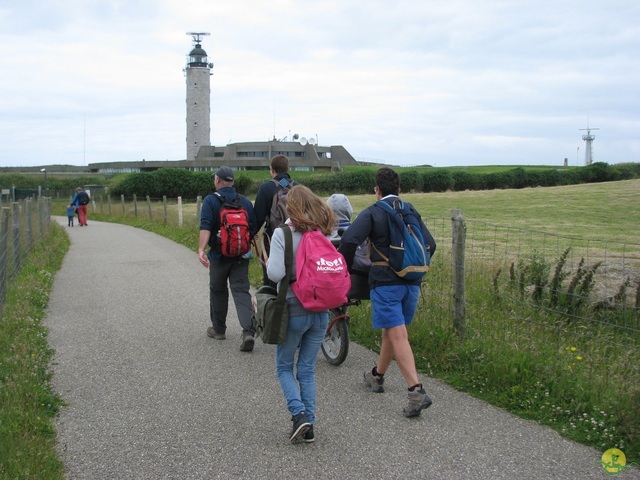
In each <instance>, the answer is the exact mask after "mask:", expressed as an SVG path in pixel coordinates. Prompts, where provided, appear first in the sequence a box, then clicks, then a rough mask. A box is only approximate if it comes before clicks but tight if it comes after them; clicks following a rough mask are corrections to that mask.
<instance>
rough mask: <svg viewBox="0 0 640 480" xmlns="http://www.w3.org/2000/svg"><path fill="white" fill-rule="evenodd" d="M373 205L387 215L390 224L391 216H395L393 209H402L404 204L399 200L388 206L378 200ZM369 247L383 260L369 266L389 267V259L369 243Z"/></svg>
mask: <svg viewBox="0 0 640 480" xmlns="http://www.w3.org/2000/svg"><path fill="white" fill-rule="evenodd" d="M398 202H399V203H398ZM374 205H375V206H376V207H379V208H381V209H382V210H384V211H385V212H386V213H387V218H388V220H389V223H391V216H392V215H396V209H395V207H396V206H399V207H400V208H404V202H403V201H402V200H400V199H398V200H394V201H393V206H391V205H389V204H388V203H387V202H384V201H382V200H378V201H377V202H376V203H374ZM389 228H391V225H389ZM369 247H370V248H373V249H374V250H375V251H376V253H377V254H378V255H380V256H381V257H382V259H383V260H381V261H377V262H371V266H374V265H375V266H379V267H380V266H382V267H388V266H389V257H387V256H386V255H384V254H383V253H382V252H381V251H380V250H378V249H377V248H376V246H375V245H374V243H373V242H369Z"/></svg>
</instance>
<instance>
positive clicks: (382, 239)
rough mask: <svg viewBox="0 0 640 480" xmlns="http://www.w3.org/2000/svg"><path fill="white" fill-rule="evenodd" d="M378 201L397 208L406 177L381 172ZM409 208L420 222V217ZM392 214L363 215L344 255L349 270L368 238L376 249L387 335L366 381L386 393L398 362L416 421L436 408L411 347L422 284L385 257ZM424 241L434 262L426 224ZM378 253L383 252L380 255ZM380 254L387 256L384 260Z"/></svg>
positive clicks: (373, 288)
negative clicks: (410, 329)
mask: <svg viewBox="0 0 640 480" xmlns="http://www.w3.org/2000/svg"><path fill="white" fill-rule="evenodd" d="M375 181H376V187H375V193H376V198H377V199H378V200H381V201H383V202H387V203H389V204H393V201H394V200H396V201H397V200H398V195H399V193H400V177H399V175H398V173H397V172H395V171H394V170H392V169H391V168H388V167H382V168H380V169H379V170H378V171H377V172H376V175H375ZM406 205H407V206H409V208H411V209H412V211H413V212H414V213H415V214H416V215H417V217H418V218H420V215H419V214H418V212H417V211H416V210H415V209H414V208H413V206H410V205H408V204H406ZM387 215H388V214H387V213H386V211H384V210H383V209H382V208H380V207H378V206H376V205H375V204H373V205H371V206H369V207H367V208H366V209H365V210H363V211H362V212H361V213H360V214H359V215H358V216H357V218H356V219H355V221H354V222H353V223H352V224H351V226H350V227H349V228H348V229H347V230H346V231H345V232H344V234H343V235H342V240H341V242H340V248H339V251H340V253H342V254H343V255H344V257H345V260H346V262H347V266H348V267H349V270H351V267H352V265H353V259H354V255H355V251H356V248H357V247H358V245H360V244H361V243H362V242H363V241H365V240H366V239H367V238H368V239H369V240H370V241H371V242H372V243H373V245H374V246H375V248H372V249H371V253H370V255H371V261H372V263H373V266H372V267H371V270H370V271H369V288H370V294H371V306H372V310H373V318H372V322H373V328H380V329H382V346H381V348H380V358H379V360H378V364H377V365H376V366H375V367H373V369H372V370H371V371H366V372H365V373H364V381H365V383H366V384H367V385H368V386H369V387H370V388H371V390H372V391H373V392H376V393H382V392H384V374H385V373H386V371H387V369H388V368H389V366H390V365H391V361H392V360H393V358H394V357H395V359H396V363H397V364H398V367H399V368H400V371H401V372H402V375H403V376H404V379H405V380H406V382H407V387H408V399H409V401H408V404H407V406H406V407H404V409H403V413H404V415H405V416H406V417H416V416H418V415H420V412H421V411H422V410H423V409H425V408H427V407H429V406H430V405H431V403H432V401H431V399H430V398H429V396H428V395H427V392H426V391H425V389H424V387H423V385H422V383H420V380H419V379H418V372H417V370H416V365H415V359H414V357H413V350H412V349H411V345H410V343H409V337H408V334H407V325H409V324H410V323H411V322H412V320H413V316H414V315H415V312H416V310H417V307H418V297H419V295H420V283H421V282H422V279H420V280H405V279H403V278H401V277H399V276H398V275H396V273H395V272H394V271H393V270H392V269H391V268H390V267H389V266H388V265H380V264H376V263H377V262H380V263H384V259H383V258H382V255H384V256H386V257H388V256H389V245H390V232H389V221H388V216H387ZM420 224H421V229H422V235H423V238H424V240H425V243H426V245H427V246H428V247H429V249H430V254H431V256H433V254H434V253H435V250H436V243H435V241H434V239H433V237H432V236H431V233H430V232H429V230H428V229H427V226H426V225H425V224H424V222H423V221H422V219H420ZM376 250H377V251H376ZM380 253H381V254H382V255H380Z"/></svg>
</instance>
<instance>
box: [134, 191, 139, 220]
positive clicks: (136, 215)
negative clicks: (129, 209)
mask: <svg viewBox="0 0 640 480" xmlns="http://www.w3.org/2000/svg"><path fill="white" fill-rule="evenodd" d="M133 215H134V216H135V217H136V218H138V197H137V196H136V194H135V193H134V194H133Z"/></svg>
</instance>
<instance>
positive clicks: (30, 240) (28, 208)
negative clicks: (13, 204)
mask: <svg viewBox="0 0 640 480" xmlns="http://www.w3.org/2000/svg"><path fill="white" fill-rule="evenodd" d="M24 209H25V213H26V221H25V227H26V228H25V232H26V235H27V253H29V252H30V251H31V246H32V245H33V238H32V234H33V228H32V226H31V198H26V199H25V201H24Z"/></svg>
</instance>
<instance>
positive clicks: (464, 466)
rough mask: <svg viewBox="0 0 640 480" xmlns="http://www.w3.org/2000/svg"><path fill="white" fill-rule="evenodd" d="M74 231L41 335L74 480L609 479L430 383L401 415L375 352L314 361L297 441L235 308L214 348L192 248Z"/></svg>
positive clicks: (535, 429) (119, 229) (562, 447)
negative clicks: (306, 416) (309, 413)
mask: <svg viewBox="0 0 640 480" xmlns="http://www.w3.org/2000/svg"><path fill="white" fill-rule="evenodd" d="M56 220H58V221H59V222H60V223H62V224H63V225H65V228H66V218H62V217H60V218H56ZM67 231H68V233H69V236H70V238H71V248H70V250H69V252H68V254H67V256H66V258H65V260H64V263H63V265H62V268H61V270H60V271H59V272H58V274H57V275H56V278H55V282H54V286H53V291H52V293H51V298H50V303H49V309H48V312H47V319H46V324H47V326H48V328H49V330H50V333H49V342H50V345H51V347H52V348H54V349H55V350H56V355H55V357H54V379H53V383H54V388H55V389H56V391H57V392H59V393H60V395H62V397H63V398H64V400H65V401H66V402H67V403H68V406H67V407H65V408H63V409H62V413H61V415H60V418H59V421H58V423H57V428H58V433H59V446H60V449H61V452H62V459H63V461H64V463H65V466H66V470H67V472H68V478H69V479H92V480H94V479H110V480H114V479H209V478H252V479H275V478H280V479H283V480H284V479H289V478H295V477H298V478H329V479H351V478H353V479H361V478H401V477H407V478H408V477H412V478H433V479H467V478H469V479H514V478H518V479H551V478H558V479H581V480H582V479H604V478H607V477H606V475H605V472H604V469H603V468H602V466H601V465H600V464H599V461H600V457H601V454H602V453H601V452H598V451H596V450H593V449H590V448H587V447H584V446H581V445H578V444H575V443H573V442H570V441H567V440H564V439H563V438H561V437H560V436H559V435H558V434H557V433H555V432H554V431H552V430H550V429H548V428H544V427H541V426H539V425H537V424H534V423H531V422H528V421H524V420H520V419H518V418H515V417H513V416H512V415H510V414H508V413H506V412H504V411H502V410H499V409H497V408H494V407H492V406H490V405H488V404H486V403H484V402H482V401H480V400H477V399H474V398H472V397H470V396H468V395H465V394H463V393H460V392H457V391H455V390H454V389H452V388H450V387H448V386H446V385H443V384H442V383H440V382H438V381H435V380H433V379H428V378H426V379H425V384H426V387H427V390H428V391H429V394H430V395H431V397H432V398H433V399H434V405H433V406H432V407H431V408H429V409H428V410H426V411H425V412H423V414H422V416H421V417H420V418H418V419H406V418H404V417H403V416H402V414H401V407H402V403H403V402H404V399H405V387H404V385H403V381H402V378H401V375H400V372H399V370H398V368H397V367H396V366H395V365H394V366H392V368H391V369H390V371H389V373H388V376H387V377H386V378H387V383H385V387H386V389H387V392H386V393H384V394H372V393H370V392H369V391H367V390H366V389H365V387H364V386H363V384H362V381H361V377H362V371H363V370H364V369H365V368H368V367H370V366H371V365H373V363H374V361H375V358H376V355H375V354H374V353H373V352H371V351H368V350H366V349H364V348H362V347H359V346H357V345H353V346H352V349H351V351H350V353H349V357H348V358H347V360H346V362H345V363H344V364H343V365H341V366H340V367H333V366H331V365H329V364H328V363H327V362H326V361H324V359H321V360H320V361H319V362H318V369H317V377H318V407H319V410H318V419H317V427H316V432H317V434H316V437H317V441H316V443H315V444H300V445H291V444H290V443H289V441H288V434H289V429H290V423H291V422H290V420H289V418H290V417H289V415H288V413H287V410H286V406H285V402H284V399H283V396H282V394H281V391H280V386H279V384H278V381H277V378H276V375H275V367H274V350H275V348H274V347H273V346H268V345H263V344H262V342H260V341H258V342H257V343H256V349H255V350H254V352H252V353H242V352H240V351H239V346H240V327H239V325H238V322H237V320H236V318H235V316H234V315H235V311H233V310H232V311H231V312H230V318H229V320H228V327H229V328H228V331H227V340H224V341H219V340H213V339H210V338H208V337H207V336H206V333H205V330H206V327H207V326H208V311H209V306H208V274H207V271H206V270H205V269H204V268H202V266H201V265H200V264H199V262H198V259H197V256H196V254H195V253H194V252H192V251H190V250H188V249H187V248H185V247H183V246H180V245H178V244H175V243H173V242H171V241H169V240H167V239H165V238H162V237H160V236H157V235H155V234H152V233H149V232H146V231H143V230H140V229H135V228H132V227H127V226H123V225H117V224H109V223H100V222H91V221H89V226H88V227H82V228H79V227H75V228H68V229H67ZM230 303H231V304H232V302H230ZM320 355H321V354H320ZM619 478H622V479H628V478H636V479H638V478H640V474H639V472H638V471H637V470H635V471H626V472H624V473H622V474H620V475H619Z"/></svg>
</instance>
